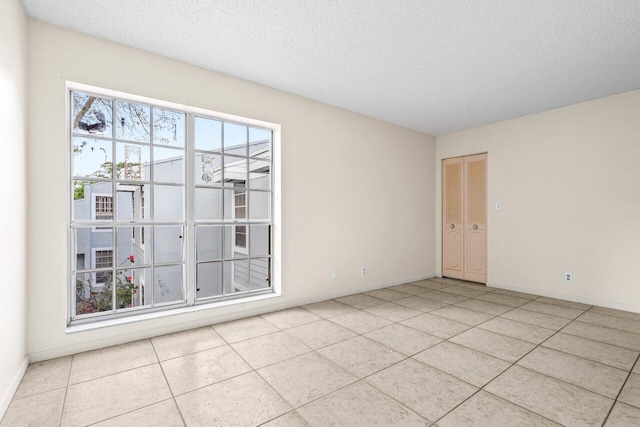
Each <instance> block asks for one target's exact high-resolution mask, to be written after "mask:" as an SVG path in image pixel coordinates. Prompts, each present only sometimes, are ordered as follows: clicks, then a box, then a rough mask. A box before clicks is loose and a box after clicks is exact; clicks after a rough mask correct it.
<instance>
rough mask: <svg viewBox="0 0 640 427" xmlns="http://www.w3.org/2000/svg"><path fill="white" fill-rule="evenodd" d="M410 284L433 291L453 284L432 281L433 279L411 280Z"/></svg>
mask: <svg viewBox="0 0 640 427" xmlns="http://www.w3.org/2000/svg"><path fill="white" fill-rule="evenodd" d="M411 285H413V286H420V287H421V288H425V289H431V290H433V291H437V290H440V289H444V288H448V287H449V286H453V285H449V284H446V283H441V282H434V281H433V280H419V281H417V282H411Z"/></svg>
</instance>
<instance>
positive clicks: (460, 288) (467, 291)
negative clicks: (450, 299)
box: [442, 285, 488, 298]
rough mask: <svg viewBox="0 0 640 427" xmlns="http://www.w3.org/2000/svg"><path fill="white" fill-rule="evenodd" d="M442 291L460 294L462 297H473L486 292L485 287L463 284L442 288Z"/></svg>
mask: <svg viewBox="0 0 640 427" xmlns="http://www.w3.org/2000/svg"><path fill="white" fill-rule="evenodd" d="M442 291H443V292H449V293H450V294H456V295H462V296H463V297H468V298H473V297H477V296H478V295H482V294H486V293H487V292H488V291H487V290H486V289H477V288H469V287H465V286H464V285H457V286H450V287H448V288H445V289H443V290H442Z"/></svg>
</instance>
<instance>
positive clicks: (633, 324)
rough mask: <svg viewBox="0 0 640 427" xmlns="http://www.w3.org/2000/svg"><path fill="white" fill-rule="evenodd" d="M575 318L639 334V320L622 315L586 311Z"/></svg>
mask: <svg viewBox="0 0 640 427" xmlns="http://www.w3.org/2000/svg"><path fill="white" fill-rule="evenodd" d="M576 320H578V321H580V322H585V323H593V324H594V325H600V326H606V327H607V328H613V329H620V330H621V331H627V332H633V333H634V334H640V321H638V320H631V319H624V318H622V317H615V316H608V315H605V314H600V313H594V312H592V311H586V312H584V314H583V315H582V316H580V317H578V318H577V319H576Z"/></svg>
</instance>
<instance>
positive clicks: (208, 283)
mask: <svg viewBox="0 0 640 427" xmlns="http://www.w3.org/2000/svg"><path fill="white" fill-rule="evenodd" d="M218 295H222V263H221V262H207V263H202V264H198V266H197V271H196V298H207V297H213V296H218Z"/></svg>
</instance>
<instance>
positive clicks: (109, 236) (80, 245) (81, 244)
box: [74, 227, 113, 268]
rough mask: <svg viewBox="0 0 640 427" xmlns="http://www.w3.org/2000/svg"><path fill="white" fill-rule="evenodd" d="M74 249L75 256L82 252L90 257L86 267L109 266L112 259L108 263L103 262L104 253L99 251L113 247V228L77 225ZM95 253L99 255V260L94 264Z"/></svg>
mask: <svg viewBox="0 0 640 427" xmlns="http://www.w3.org/2000/svg"><path fill="white" fill-rule="evenodd" d="M74 244H75V249H76V253H75V255H76V257H77V256H78V255H81V254H84V255H85V256H86V257H87V258H89V257H90V262H89V263H87V262H85V265H87V264H88V268H110V267H111V266H112V261H111V260H110V261H109V264H104V261H105V258H104V257H103V255H104V253H102V252H101V251H107V250H108V251H111V250H112V248H113V228H112V227H101V228H100V229H98V228H96V227H78V228H76V229H75V242H74ZM96 254H98V256H100V261H99V263H98V264H96Z"/></svg>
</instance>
